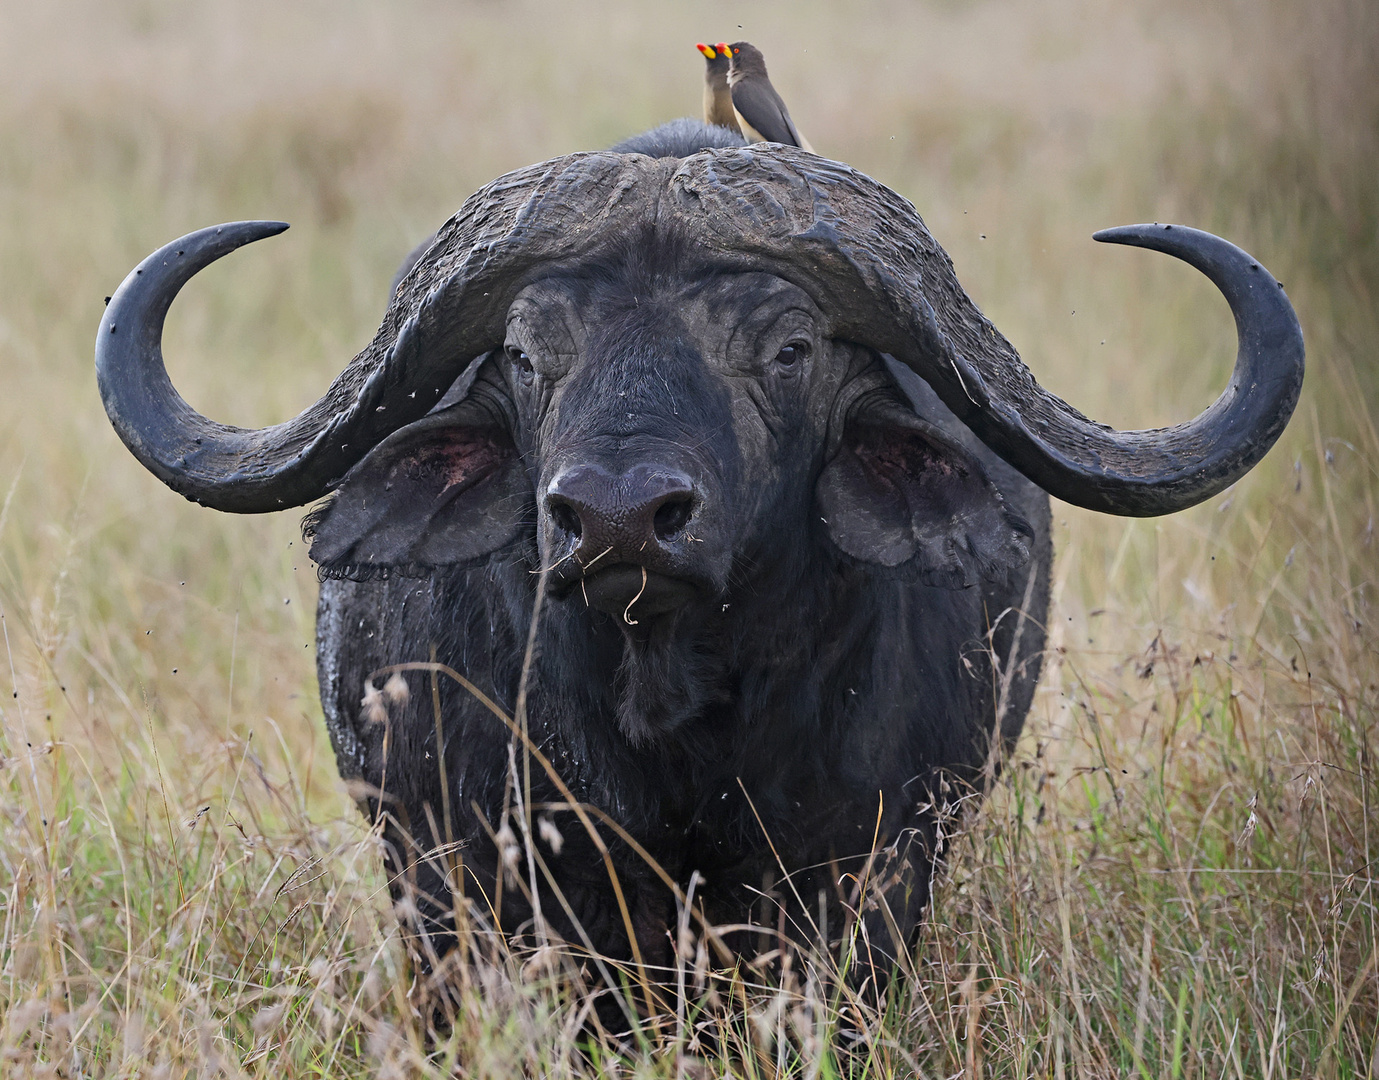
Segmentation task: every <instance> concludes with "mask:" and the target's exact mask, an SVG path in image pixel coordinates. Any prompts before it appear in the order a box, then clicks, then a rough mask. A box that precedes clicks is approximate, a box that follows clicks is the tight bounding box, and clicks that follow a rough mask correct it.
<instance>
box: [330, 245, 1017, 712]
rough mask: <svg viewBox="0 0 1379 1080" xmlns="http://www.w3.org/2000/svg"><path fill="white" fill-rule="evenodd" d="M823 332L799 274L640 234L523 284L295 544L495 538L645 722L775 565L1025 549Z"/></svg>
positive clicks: (359, 565)
mask: <svg viewBox="0 0 1379 1080" xmlns="http://www.w3.org/2000/svg"><path fill="white" fill-rule="evenodd" d="M830 331H831V326H830V320H829V317H828V315H827V314H826V313H825V312H824V311H823V310H822V309H821V307H820V306H819V304H818V303H816V302H815V300H814V299H813V298H812V297H811V296H810V295H809V293H807V292H806V291H805V290H804V289H803V288H801V287H799V286H798V285H795V284H792V283H791V282H789V281H787V280H785V279H783V278H781V277H778V276H775V275H773V274H768V273H761V272H738V271H733V270H724V269H723V268H721V267H715V266H713V265H712V264H705V263H704V262H703V260H701V259H698V258H696V256H695V254H694V252H693V248H692V246H691V245H689V244H687V243H683V242H675V241H673V240H672V241H671V242H667V241H666V240H664V239H663V238H658V237H655V236H653V235H650V234H648V235H646V236H644V237H643V238H641V240H640V242H639V243H631V244H628V245H626V246H625V247H622V248H621V249H620V250H618V251H617V252H615V253H614V254H613V255H611V256H610V257H608V258H605V259H603V260H600V261H598V262H596V263H594V264H592V265H591V264H585V265H581V266H579V267H577V268H571V269H570V270H568V271H564V272H560V271H557V272H555V273H550V274H547V275H544V276H542V277H541V278H540V279H539V280H536V281H534V282H532V283H531V284H529V285H527V286H526V287H524V288H523V289H522V290H521V291H520V292H519V293H518V294H517V296H516V297H515V299H514V300H513V302H512V303H511V305H510V307H509V309H508V312H507V320H506V334H505V340H504V344H503V347H502V348H501V349H498V350H494V351H493V352H492V353H491V354H489V356H488V357H487V358H486V359H485V360H483V361H481V362H480V365H479V368H478V370H477V371H476V372H474V373H472V375H471V377H472V379H473V381H472V383H470V384H469V386H468V387H467V392H466V393H465V396H464V398H463V400H462V401H460V402H459V403H458V404H456V405H453V406H448V407H446V406H444V402H443V403H442V406H443V407H441V408H439V409H438V410H437V411H436V412H434V413H433V414H431V415H429V416H427V417H425V418H424V419H422V420H420V421H418V422H416V423H414V424H412V425H409V426H408V427H404V428H403V429H401V430H400V431H398V432H397V433H396V434H394V435H393V436H391V437H390V438H389V439H388V440H386V441H385V442H384V443H383V444H382V445H381V446H379V447H378V448H377V449H375V450H374V451H372V452H371V453H369V454H368V455H367V456H366V457H365V458H364V459H363V461H361V462H360V463H359V464H358V465H357V466H355V468H354V469H353V470H352V471H351V472H350V473H349V475H348V476H346V478H345V480H344V482H343V483H342V484H341V485H340V487H339V491H338V493H337V495H336V496H335V498H334V499H333V500H332V502H331V503H329V504H328V505H327V507H326V508H324V510H323V511H320V512H318V513H317V514H316V515H315V516H314V517H313V519H312V521H311V524H310V532H311V533H312V534H313V546H312V557H313V558H314V559H315V560H316V561H317V562H318V563H319V564H320V565H321V566H322V567H323V568H324V569H325V571H326V572H327V573H329V574H335V575H339V576H349V577H361V576H368V575H370V574H372V573H377V572H380V571H382V572H386V573H396V572H404V573H418V572H423V573H424V572H429V571H431V570H433V569H436V568H438V567H440V566H445V565H456V564H463V563H467V562H471V561H474V560H476V559H480V558H486V557H488V556H490V555H491V554H493V553H494V552H496V551H498V550H500V549H503V548H505V547H510V548H512V549H513V550H514V552H515V553H518V554H519V555H525V557H526V558H527V560H528V561H529V563H530V564H531V565H530V569H531V570H532V571H533V572H546V573H548V574H549V588H550V592H551V594H552V595H553V596H554V597H555V598H556V600H557V602H559V603H562V604H564V605H566V606H568V607H571V608H574V609H576V610H577V611H578V612H580V613H581V614H582V615H583V616H584V617H585V618H587V620H588V621H589V623H590V632H603V633H606V632H609V631H610V630H612V629H614V628H615V629H616V631H617V632H618V633H620V634H621V635H622V636H623V637H624V638H625V639H626V640H625V647H626V649H627V651H628V661H627V672H628V677H627V683H628V688H627V695H626V699H625V701H624V708H623V709H622V710H621V714H622V716H621V719H622V722H623V726H624V729H625V731H626V733H627V734H628V735H629V736H631V737H633V738H635V739H646V738H649V737H654V736H656V735H659V734H664V733H665V732H667V731H669V730H672V729H674V728H675V727H677V726H678V725H679V724H680V723H682V722H683V721H684V720H685V719H686V718H687V717H688V716H690V715H692V714H693V713H694V712H695V711H696V710H697V708H698V707H699V706H700V705H702V702H703V698H704V694H705V693H708V692H709V688H707V687H703V688H701V690H700V691H699V692H695V691H694V688H692V687H688V686H682V685H680V684H681V683H683V682H684V681H685V676H683V675H677V674H676V669H677V667H681V666H685V667H686V669H692V668H693V667H694V664H693V657H694V656H695V655H696V654H702V653H704V652H706V651H711V650H706V649H705V648H703V647H702V646H703V644H704V640H705V639H706V638H707V637H711V636H712V635H714V634H715V633H717V632H718V631H719V629H720V628H721V625H722V624H723V623H724V622H725V619H724V618H723V616H724V615H725V614H726V613H728V612H731V611H732V610H733V607H734V605H736V604H738V603H739V600H740V598H743V597H744V595H749V594H751V593H753V592H754V591H755V590H756V588H757V586H758V584H759V581H760V579H761V578H762V576H763V575H765V574H769V573H770V572H771V569H772V567H773V566H774V565H775V564H778V563H780V562H787V563H789V564H790V565H791V566H794V567H799V568H808V567H811V566H818V565H819V563H820V562H821V561H823V562H837V561H843V562H861V563H865V564H867V565H869V566H871V567H873V568H875V569H877V570H879V571H882V572H884V573H886V574H894V575H899V576H903V577H906V578H908V579H912V580H920V581H923V582H925V583H928V584H939V585H943V586H948V587H962V586H967V585H971V584H973V583H974V582H975V581H976V580H978V578H980V577H982V576H988V577H990V576H996V577H1004V576H1006V575H1008V573H1009V572H1010V571H1011V570H1012V569H1013V568H1015V567H1018V566H1019V565H1021V564H1023V562H1024V561H1025V559H1026V558H1027V554H1028V552H1027V538H1028V536H1029V528H1028V526H1027V525H1026V524H1025V523H1024V522H1023V521H1021V520H1020V519H1019V518H1018V517H1016V516H1015V515H1013V514H1011V513H1009V512H1008V511H1007V509H1006V507H1005V505H1004V503H1003V501H1002V498H1001V495H1000V493H999V492H998V491H997V489H996V488H995V487H994V486H993V485H992V484H991V483H990V481H989V480H988V479H987V477H986V475H985V473H984V472H983V470H982V467H981V465H980V464H979V463H978V462H977V460H976V459H975V458H974V457H972V456H971V455H970V454H968V453H967V452H966V451H964V450H963V449H961V448H960V447H958V446H957V445H955V444H953V443H952V442H950V441H949V440H948V439H947V438H946V437H945V436H943V435H942V434H941V433H940V432H939V431H937V430H936V429H934V428H931V427H929V426H928V425H926V424H925V423H924V421H922V420H921V419H920V418H919V417H917V416H916V415H915V413H914V411H913V410H912V409H911V408H909V407H908V405H906V404H905V402H904V399H903V398H902V396H901V395H900V394H899V391H898V390H897V388H896V386H895V385H894V383H893V382H892V381H891V379H890V377H889V375H888V374H887V373H886V369H885V366H884V364H883V363H882V362H881V360H880V358H879V357H878V356H877V355H876V354H875V353H874V352H872V351H871V350H869V349H867V348H865V347H862V346H858V345H854V344H851V343H849V342H846V341H839V340H835V339H834V338H832V337H831V336H830ZM801 572H803V570H802V571H801ZM749 602H750V601H749ZM681 662H683V665H682V664H681ZM637 672H640V673H641V676H642V677H637ZM701 682H702V680H701Z"/></svg>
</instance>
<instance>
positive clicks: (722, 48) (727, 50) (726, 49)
mask: <svg viewBox="0 0 1379 1080" xmlns="http://www.w3.org/2000/svg"><path fill="white" fill-rule="evenodd" d="M716 48H717V49H718V53H719V55H720V56H732V55H733V50H732V47H731V46H729V45H728V43H727V42H726V41H720V42H719V43H718V45H717V46H716Z"/></svg>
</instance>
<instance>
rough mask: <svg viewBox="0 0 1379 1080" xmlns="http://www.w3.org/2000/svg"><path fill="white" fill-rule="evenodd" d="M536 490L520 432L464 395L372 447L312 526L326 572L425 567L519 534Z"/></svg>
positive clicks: (363, 573)
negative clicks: (517, 441)
mask: <svg viewBox="0 0 1379 1080" xmlns="http://www.w3.org/2000/svg"><path fill="white" fill-rule="evenodd" d="M532 500H533V495H532V490H531V482H530V480H529V479H528V477H527V473H526V469H525V468H524V467H523V466H522V462H521V458H520V457H519V455H518V453H517V448H516V447H515V446H514V445H513V443H512V439H511V437H510V436H509V435H508V433H507V432H506V431H505V430H502V429H500V428H498V427H495V426H494V425H493V424H492V421H491V420H488V419H487V418H486V417H485V416H483V415H482V414H481V413H480V411H479V410H477V409H475V408H474V407H473V405H472V404H470V403H468V402H463V401H462V402H460V403H459V404H457V405H454V406H451V407H450V408H448V409H445V410H443V411H441V412H437V413H431V414H430V415H428V416H426V417H423V418H422V419H421V420H418V421H416V422H415V423H412V424H408V425H407V426H406V427H403V428H400V429H399V430H397V431H395V432H394V433H393V434H392V435H390V436H388V438H387V439H385V440H383V442H381V443H379V444H378V445H377V446H376V447H374V448H373V449H372V450H370V451H369V453H368V454H367V455H366V456H365V457H364V459H363V460H362V461H360V462H359V464H357V465H356V466H355V467H354V468H352V469H351V470H350V471H349V472H348V473H347V474H346V475H345V479H344V480H342V481H341V482H340V486H339V487H338V488H337V489H336V491H335V494H334V496H333V497H332V498H331V499H330V501H328V502H326V503H324V504H323V505H322V506H320V507H318V508H317V509H315V510H313V511H312V512H311V514H309V515H308V516H307V518H306V520H305V521H303V522H302V534H303V535H304V536H305V537H306V538H307V539H308V540H309V541H310V542H311V558H312V559H313V560H314V561H315V562H316V564H317V566H318V567H319V568H320V572H321V574H322V576H323V577H344V578H352V579H355V580H366V579H368V578H371V577H379V576H386V575H387V574H389V573H402V574H418V573H424V572H426V571H428V570H431V569H434V568H436V567H440V566H452V565H456V564H460V563H467V562H473V561H475V560H477V559H481V558H483V557H485V556H487V555H490V554H492V553H493V552H494V551H497V550H498V549H499V548H502V547H505V546H507V545H508V544H510V543H512V542H513V541H514V540H516V539H517V538H518V536H520V535H521V533H522V530H523V527H524V526H525V525H526V524H528V523H530V521H531V519H532V513H531V509H530V507H531V504H532Z"/></svg>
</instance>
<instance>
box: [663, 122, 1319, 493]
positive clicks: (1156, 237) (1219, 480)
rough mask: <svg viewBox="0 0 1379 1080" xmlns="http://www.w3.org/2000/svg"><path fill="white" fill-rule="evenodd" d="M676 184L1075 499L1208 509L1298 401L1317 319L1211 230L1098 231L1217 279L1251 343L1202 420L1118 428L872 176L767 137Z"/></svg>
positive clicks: (850, 327)
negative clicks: (1297, 309)
mask: <svg viewBox="0 0 1379 1080" xmlns="http://www.w3.org/2000/svg"><path fill="white" fill-rule="evenodd" d="M672 186H673V188H674V190H675V192H676V194H677V195H678V198H679V202H680V205H681V207H682V212H684V213H685V214H686V215H687V216H688V215H693V216H696V217H700V218H703V219H705V221H704V224H705V226H706V229H705V231H706V232H707V234H708V235H709V236H710V237H714V236H724V235H727V236H732V237H733V238H734V241H733V243H732V245H731V250H732V251H734V252H736V253H739V254H746V253H751V254H753V255H755V256H756V257H757V258H758V259H760V260H762V261H764V262H765V263H767V264H768V267H769V268H770V269H772V270H774V271H775V272H776V273H779V274H781V275H782V276H784V277H786V278H789V279H793V280H796V281H797V282H798V283H799V284H801V285H802V286H804V287H805V288H807V289H810V290H811V291H813V292H814V293H815V295H816V298H818V299H820V300H822V301H823V303H824V307H825V309H826V310H828V311H830V312H831V313H832V314H833V317H834V319H835V323H834V325H833V327H832V328H831V330H830V332H831V333H832V335H833V336H834V337H842V338H849V339H851V340H855V341H858V342H861V343H863V344H866V345H869V346H871V347H872V348H874V349H876V350H877V351H879V352H883V353H890V354H891V355H893V356H894V357H895V358H896V359H897V360H900V361H902V362H903V363H905V364H906V365H908V366H909V367H911V368H912V369H913V370H914V371H915V372H916V373H917V374H919V375H920V376H922V377H923V378H924V379H925V380H926V381H928V382H929V384H930V385H931V386H933V388H934V390H935V391H936V392H937V393H938V394H939V396H940V397H941V398H942V399H943V401H944V403H945V404H947V405H948V407H949V408H951V409H952V410H953V411H954V412H955V413H956V414H957V415H958V417H959V418H960V419H961V420H962V421H963V422H964V423H965V424H966V425H967V426H968V427H969V428H971V429H972V431H973V432H974V433H975V434H976V435H977V436H978V438H980V439H981V440H982V441H983V442H985V443H986V444H987V445H988V446H990V447H991V449H993V450H994V451H995V452H996V453H998V454H1000V455H1001V457H1003V458H1004V459H1005V460H1006V461H1008V462H1009V463H1010V464H1011V465H1013V466H1014V467H1015V468H1017V469H1019V470H1020V471H1021V472H1023V473H1024V474H1025V475H1026V476H1028V477H1029V478H1030V479H1031V480H1033V481H1034V482H1035V483H1037V484H1038V485H1039V486H1040V487H1042V488H1044V490H1046V491H1048V492H1049V493H1050V494H1052V495H1055V496H1057V497H1058V498H1060V499H1063V500H1064V501H1065V502H1070V503H1073V504H1075V505H1078V506H1084V507H1087V508H1088V509H1092V510H1099V511H1102V512H1104V513H1110V514H1119V515H1124V516H1131V517H1148V516H1152V515H1156V514H1168V513H1173V512H1174V511H1177V510H1182V509H1184V508H1186V507H1189V506H1192V505H1194V504H1196V503H1199V502H1201V501H1202V500H1204V499H1207V498H1209V497H1210V496H1212V495H1214V494H1216V493H1217V492H1219V491H1221V490H1222V489H1224V488H1225V487H1227V486H1229V485H1230V484H1232V483H1234V482H1235V481H1236V480H1238V479H1239V478H1240V477H1241V476H1243V475H1244V474H1245V473H1246V472H1247V471H1249V469H1250V468H1252V467H1253V466H1254V465H1255V464H1256V463H1257V462H1258V461H1259V460H1260V458H1262V457H1263V456H1264V454H1265V452H1266V451H1268V449H1269V447H1270V446H1272V445H1273V444H1274V441H1275V440H1276V439H1277V438H1278V437H1279V435H1280V434H1281V433H1282V431H1283V428H1284V426H1285V425H1286V424H1287V422H1288V418H1289V416H1290V415H1291V414H1292V411H1293V407H1294V406H1295V405H1296V404H1297V400H1298V394H1299V392H1300V391H1301V388H1302V376H1303V342H1302V330H1301V328H1300V327H1299V325H1298V320H1297V316H1296V314H1294V312H1293V307H1292V305H1291V304H1290V303H1289V302H1288V297H1287V296H1286V295H1284V292H1283V288H1282V286H1281V285H1279V283H1278V282H1277V281H1275V280H1274V278H1273V277H1272V276H1271V275H1270V274H1269V272H1268V271H1267V270H1265V269H1264V267H1262V266H1261V265H1260V264H1259V263H1258V262H1257V261H1255V260H1254V259H1252V258H1251V257H1250V256H1249V255H1247V254H1246V253H1245V252H1243V251H1241V250H1240V249H1239V248H1237V247H1235V246H1234V245H1233V244H1230V243H1227V242H1226V241H1225V240H1222V239H1220V238H1219V237H1216V236H1212V235H1211V234H1210V233H1205V232H1199V231H1198V230H1196V229H1189V228H1183V227H1181V226H1176V225H1131V226H1127V227H1124V228H1119V229H1108V230H1105V231H1104V232H1099V233H1097V234H1096V239H1098V240H1102V241H1105V242H1107V243H1114V244H1130V245H1133V246H1137V247H1148V248H1153V249H1155V250H1157V251H1162V252H1165V253H1167V254H1169V255H1173V256H1175V257H1176V258H1179V259H1182V260H1183V261H1185V262H1187V263H1190V264H1191V265H1192V266H1195V267H1196V268H1197V269H1198V270H1200V271H1202V272H1203V273H1204V274H1206V276H1207V277H1208V278H1210V279H1211V281H1212V283H1213V284H1214V285H1216V287H1217V288H1218V289H1220V290H1221V292H1222V293H1223V294H1224V295H1225V298H1226V300H1227V302H1228V303H1229V304H1230V308H1231V311H1232V313H1233V314H1234V316H1235V323H1236V331H1237V334H1238V336H1239V343H1240V345H1239V352H1238V354H1237V356H1236V362H1235V371H1234V373H1233V375H1232V377H1231V381H1230V384H1229V385H1228V386H1227V388H1226V390H1225V391H1224V392H1223V393H1222V394H1221V396H1220V397H1219V398H1218V399H1217V400H1216V402H1215V403H1214V404H1212V405H1211V406H1210V407H1208V408H1207V409H1206V410H1205V411H1204V412H1203V413H1202V414H1201V415H1199V416H1198V417H1197V418H1196V419H1194V420H1190V421H1188V422H1187V423H1185V424H1179V425H1177V426H1174V427H1167V428H1155V429H1152V430H1143V431H1116V430H1114V429H1112V428H1109V427H1106V426H1105V425H1104V424H1098V423H1096V422H1095V421H1092V420H1089V419H1088V418H1087V417H1085V416H1083V415H1082V414H1081V413H1079V412H1078V411H1077V410H1076V409H1074V408H1073V407H1072V406H1070V405H1069V404H1068V403H1067V402H1065V401H1063V400H1062V399H1061V398H1059V397H1057V396H1055V395H1053V394H1050V393H1049V392H1048V391H1047V390H1044V389H1043V388H1042V387H1041V386H1039V384H1038V383H1037V382H1035V379H1034V376H1033V374H1032V373H1031V372H1030V370H1029V369H1028V368H1027V367H1026V366H1025V365H1024V363H1022V362H1021V360H1020V357H1019V355H1018V354H1017V353H1016V351H1015V349H1014V348H1013V347H1012V346H1011V345H1010V343H1009V342H1008V341H1006V339H1005V338H1004V337H1003V336H1002V335H1001V334H1000V332H999V331H997V330H996V328H995V327H994V326H992V325H991V323H990V322H988V321H987V319H986V318H985V316H983V315H982V313H981V311H980V310H979V309H978V308H977V306H976V304H974V303H973V302H972V300H971V299H970V298H969V297H968V296H967V294H966V293H965V292H964V291H963V289H962V286H961V285H959V284H958V280H957V276H956V275H955V274H954V272H953V264H952V261H951V260H950V259H949V258H948V255H947V253H946V252H944V251H943V249H942V248H941V247H939V245H938V244H937V243H936V242H935V241H934V239H933V237H931V236H930V235H929V232H928V230H927V229H926V228H925V226H924V222H923V221H922V220H921V218H920V216H919V214H918V213H917V212H916V211H915V208H914V207H913V206H912V205H911V204H910V203H909V202H908V201H907V200H905V199H903V198H902V197H901V196H899V195H897V194H896V193H895V192H893V191H891V190H890V189H889V188H887V187H885V186H884V185H882V184H879V183H877V182H876V181H875V180H872V179H871V178H870V177H867V176H864V175H863V174H861V173H859V172H857V171H856V170H854V169H851V168H849V167H848V166H847V165H844V164H841V163H840V162H835V161H828V160H826V159H823V158H819V157H816V156H814V155H812V154H805V153H803V152H801V151H799V150H797V149H795V148H793V147H785V146H753V147H750V148H747V149H741V150H720V151H716V152H714V153H712V154H700V155H697V156H696V157H694V158H690V159H687V160H686V161H685V162H684V163H683V164H682V166H681V169H680V171H679V173H678V174H677V175H676V177H675V178H674V179H673V185H672ZM726 247H727V245H725V248H726ZM725 253H726V252H725Z"/></svg>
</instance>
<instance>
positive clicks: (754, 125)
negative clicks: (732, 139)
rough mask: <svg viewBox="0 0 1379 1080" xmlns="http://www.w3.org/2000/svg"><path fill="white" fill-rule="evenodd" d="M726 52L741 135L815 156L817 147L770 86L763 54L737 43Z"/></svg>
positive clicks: (747, 43)
mask: <svg viewBox="0 0 1379 1080" xmlns="http://www.w3.org/2000/svg"><path fill="white" fill-rule="evenodd" d="M727 48H728V57H729V60H730V64H729V68H728V88H729V90H730V91H731V92H732V96H733V110H734V111H735V112H736V113H737V122H738V123H739V124H740V125H741V126H742V133H743V134H744V135H746V136H747V138H749V139H750V140H751V141H752V142H778V143H785V144H786V145H788V146H798V147H800V148H801V149H804V150H808V151H809V152H810V153H811V154H812V153H813V152H814V147H812V146H810V145H809V140H808V139H806V138H805V137H804V136H803V135H801V134H800V132H799V129H798V128H797V127H795V121H793V120H791V119H790V110H789V109H787V108H786V107H785V102H784V101H782V100H781V96H780V95H779V94H778V93H776V88H775V87H774V86H772V85H771V79H770V77H769V76H768V75H767V74H766V57H764V56H762V55H761V50H760V49H758V48H757V47H756V46H755V45H753V44H751V43H750V42H747V41H735V42H733V43H732V44H731V45H729V46H728V47H727Z"/></svg>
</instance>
